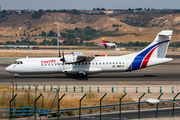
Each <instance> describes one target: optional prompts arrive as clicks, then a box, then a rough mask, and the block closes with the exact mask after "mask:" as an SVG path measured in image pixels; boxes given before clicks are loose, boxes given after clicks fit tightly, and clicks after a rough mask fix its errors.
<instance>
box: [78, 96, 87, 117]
mask: <svg viewBox="0 0 180 120" xmlns="http://www.w3.org/2000/svg"><path fill="white" fill-rule="evenodd" d="M85 96H86V94H85V95H84V96H83V97H82V98H81V99H80V100H79V120H81V101H82V99H83V98H84V97H85Z"/></svg>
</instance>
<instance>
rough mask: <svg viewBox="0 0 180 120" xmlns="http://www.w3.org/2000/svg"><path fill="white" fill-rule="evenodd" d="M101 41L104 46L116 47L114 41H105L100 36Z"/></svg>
mask: <svg viewBox="0 0 180 120" xmlns="http://www.w3.org/2000/svg"><path fill="white" fill-rule="evenodd" d="M102 42H103V45H104V47H105V48H107V47H111V48H117V45H116V44H115V43H105V41H104V39H103V38H102Z"/></svg>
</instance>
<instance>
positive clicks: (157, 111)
mask: <svg viewBox="0 0 180 120" xmlns="http://www.w3.org/2000/svg"><path fill="white" fill-rule="evenodd" d="M162 95H163V93H161V95H160V96H159V97H158V100H159V99H160V97H161V96H162ZM158 105H159V103H157V107H156V118H157V115H158Z"/></svg>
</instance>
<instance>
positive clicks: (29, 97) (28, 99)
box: [26, 90, 30, 120]
mask: <svg viewBox="0 0 180 120" xmlns="http://www.w3.org/2000/svg"><path fill="white" fill-rule="evenodd" d="M26 92H27V94H28V107H29V98H30V97H29V92H28V91H27V90H26ZM28 113H29V108H28ZM29 117H30V115H28V120H29Z"/></svg>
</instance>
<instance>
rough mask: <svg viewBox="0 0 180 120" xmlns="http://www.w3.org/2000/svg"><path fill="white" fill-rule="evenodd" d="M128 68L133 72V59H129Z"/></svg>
mask: <svg viewBox="0 0 180 120" xmlns="http://www.w3.org/2000/svg"><path fill="white" fill-rule="evenodd" d="M127 67H128V68H129V70H132V59H131V58H127Z"/></svg>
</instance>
